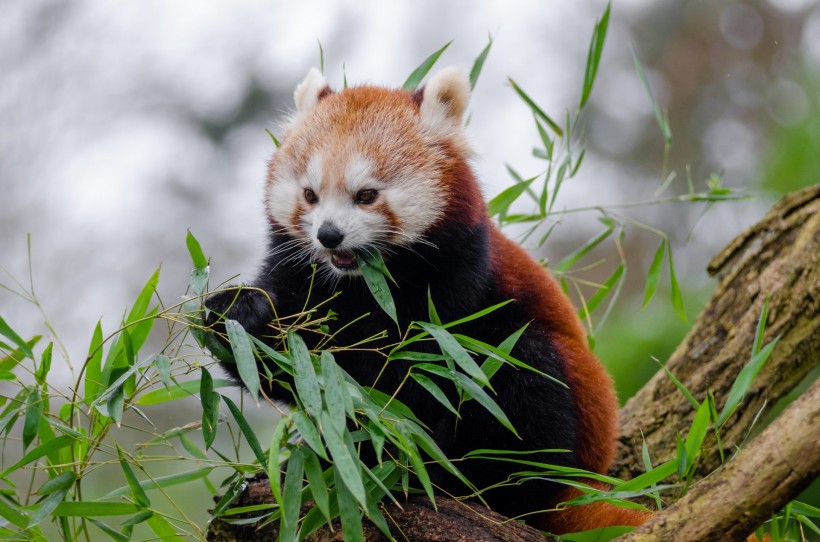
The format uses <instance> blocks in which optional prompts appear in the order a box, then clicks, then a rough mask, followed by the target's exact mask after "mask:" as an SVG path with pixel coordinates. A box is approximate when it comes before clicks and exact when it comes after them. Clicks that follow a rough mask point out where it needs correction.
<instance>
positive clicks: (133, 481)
mask: <svg viewBox="0 0 820 542" xmlns="http://www.w3.org/2000/svg"><path fill="white" fill-rule="evenodd" d="M117 456H118V457H119V459H120V467H122V471H123V473H125V480H126V481H127V482H128V487H129V489H130V490H131V496H132V497H134V501H135V502H136V504H137V506H139V507H140V508H148V507H149V506H151V500H150V499H149V498H148V495H147V494H146V493H145V490H143V489H142V486H140V481H139V480H138V479H137V475H136V474H134V470H133V469H132V468H131V465H130V464H129V463H128V459H127V458H126V457H125V452H123V451H122V448H120V446H119V444H118V445H117Z"/></svg>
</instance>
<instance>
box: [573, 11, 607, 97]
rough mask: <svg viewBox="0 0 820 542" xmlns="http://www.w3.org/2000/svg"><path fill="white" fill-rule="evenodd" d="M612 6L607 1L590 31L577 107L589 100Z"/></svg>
mask: <svg viewBox="0 0 820 542" xmlns="http://www.w3.org/2000/svg"><path fill="white" fill-rule="evenodd" d="M611 7H612V4H611V3H607V5H606V9H605V10H604V14H603V15H601V18H600V19H599V20H598V22H597V23H595V30H593V31H592V40H591V41H590V44H589V52H588V53H587V64H586V69H585V70H584V86H583V89H582V91H581V101H580V104H579V105H578V109H583V108H584V106H585V105H586V103H587V100H589V95H590V94H591V93H592V85H593V84H594V83H595V76H596V75H597V74H598V65H599V64H600V61H601V52H602V51H603V49H604V41H605V40H606V32H607V28H608V27H609V11H610V8H611Z"/></svg>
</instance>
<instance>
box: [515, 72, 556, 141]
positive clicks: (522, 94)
mask: <svg viewBox="0 0 820 542" xmlns="http://www.w3.org/2000/svg"><path fill="white" fill-rule="evenodd" d="M507 80H508V81H509V82H510V85H512V88H513V90H515V92H516V94H518V96H519V97H520V98H521V99H522V100H523V101H524V103H525V104H527V106H528V107H529V108H530V109H531V110H532V112H533V113H534V114H535V115H537V116H538V117H539V118H540V119H541V120H543V121H544V122H546V123H547V126H549V127H550V129H551V130H552V131H553V132H555V133H556V134H558V135H559V136H563V135H564V131H563V130H562V129H561V127H560V126H558V124H557V123H556V122H555V121H554V120H552V119H551V118H550V117H549V116H548V115H547V114H546V113H544V111H543V110H542V109H541V108H540V107H539V106H538V104H536V103H535V102H534V101H533V100H532V98H530V97H529V96H528V95H527V93H526V92H524V90H523V89H522V88H521V87H519V86H518V84H517V83H516V82H515V81H513V80H512V78H509V77H508V78H507Z"/></svg>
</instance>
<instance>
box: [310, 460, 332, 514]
mask: <svg viewBox="0 0 820 542" xmlns="http://www.w3.org/2000/svg"><path fill="white" fill-rule="evenodd" d="M303 456H304V460H305V475H306V476H307V481H308V488H309V489H310V494H311V495H312V496H313V501H314V502H315V503H316V507H317V508H318V509H319V510H320V511H321V512H322V515H323V516H324V518H325V520H326V521H327V522H328V524H330V521H331V519H332V518H331V516H330V498H329V496H328V491H327V484H326V483H325V477H324V474H323V473H322V466H321V465H320V463H319V459H318V457H317V456H316V454H315V453H313V451H312V450H304V452H303Z"/></svg>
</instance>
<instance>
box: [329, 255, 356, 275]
mask: <svg viewBox="0 0 820 542" xmlns="http://www.w3.org/2000/svg"><path fill="white" fill-rule="evenodd" d="M330 263H332V264H333V267H335V268H337V269H342V270H345V271H349V270H352V269H356V268H357V267H358V264H357V263H356V256H355V255H354V254H353V252H351V251H347V250H343V251H339V252H334V253H333V254H331V255H330Z"/></svg>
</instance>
